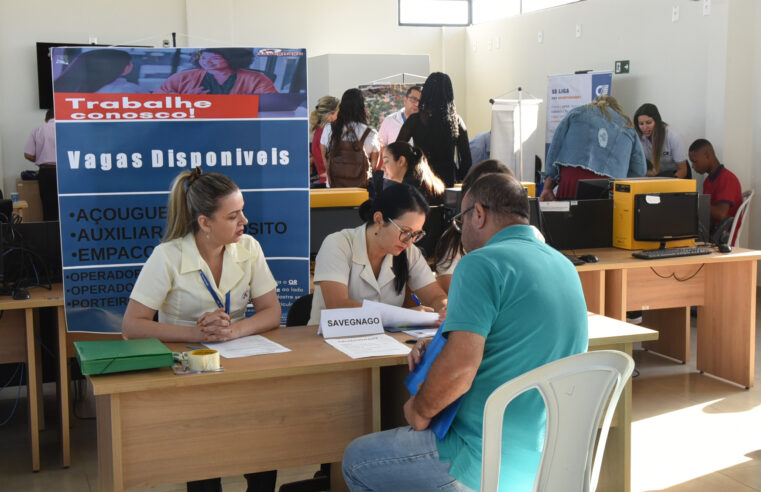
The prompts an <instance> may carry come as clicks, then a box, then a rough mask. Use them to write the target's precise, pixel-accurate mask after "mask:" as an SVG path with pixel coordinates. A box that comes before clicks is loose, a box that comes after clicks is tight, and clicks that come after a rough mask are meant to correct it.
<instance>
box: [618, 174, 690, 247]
mask: <svg viewBox="0 0 761 492" xmlns="http://www.w3.org/2000/svg"><path fill="white" fill-rule="evenodd" d="M696 189H697V188H696V184H695V180H694V179H664V178H637V179H626V180H621V181H615V182H614V183H613V246H615V247H616V248H622V249H658V248H659V247H660V244H659V243H657V242H653V241H635V240H634V196H635V195H645V194H648V193H688V192H695V191H696ZM694 245H695V240H694V239H681V240H678V241H669V242H668V244H667V246H668V247H670V248H672V247H678V246H694Z"/></svg>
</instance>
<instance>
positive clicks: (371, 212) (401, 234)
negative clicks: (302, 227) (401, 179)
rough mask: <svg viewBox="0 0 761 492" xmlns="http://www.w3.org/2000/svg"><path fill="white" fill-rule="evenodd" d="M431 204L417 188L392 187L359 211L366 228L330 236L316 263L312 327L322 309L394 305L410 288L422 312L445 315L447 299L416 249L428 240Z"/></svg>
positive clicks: (405, 186) (394, 185)
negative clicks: (368, 303)
mask: <svg viewBox="0 0 761 492" xmlns="http://www.w3.org/2000/svg"><path fill="white" fill-rule="evenodd" d="M427 213H428V204H427V203H426V201H425V199H424V198H423V196H422V195H421V194H420V192H419V191H417V190H416V189H415V188H413V187H411V186H409V185H406V184H401V183H392V184H391V185H390V186H389V187H387V188H386V189H384V190H383V191H382V192H381V193H379V194H378V195H376V197H375V199H374V200H372V202H371V201H368V202H365V203H364V204H363V205H362V207H360V215H361V217H362V219H363V220H365V224H364V225H361V226H359V227H357V228H355V229H344V230H342V231H339V232H335V233H333V234H330V235H329V236H328V237H326V238H325V240H324V241H323V243H322V246H321V247H320V251H319V252H318V253H317V258H316V259H315V262H314V299H313V300H312V314H311V317H310V319H309V323H307V324H310V325H316V324H319V323H320V313H321V311H322V310H323V309H326V308H327V309H334V308H349V307H360V306H362V301H363V300H365V299H369V300H372V301H377V302H383V303H386V304H391V305H394V306H401V305H402V304H403V303H404V301H405V292H406V288H407V287H409V289H410V290H411V291H412V292H414V293H415V294H416V295H417V296H418V297H419V299H420V301H421V302H422V304H423V305H422V306H420V307H418V308H417V309H419V310H424V311H435V312H438V313H439V314H440V315H441V316H443V315H444V314H445V312H446V299H447V296H446V294H445V293H444V291H443V290H441V287H439V284H437V283H436V279H435V278H434V276H433V272H431V269H430V268H429V267H428V264H427V263H426V261H425V258H424V257H423V255H422V254H421V253H420V250H419V249H418V248H417V247H416V246H415V245H414V244H413V243H415V242H417V241H419V240H421V239H422V238H423V237H424V236H425V232H423V224H424V223H425V217H426V214H427Z"/></svg>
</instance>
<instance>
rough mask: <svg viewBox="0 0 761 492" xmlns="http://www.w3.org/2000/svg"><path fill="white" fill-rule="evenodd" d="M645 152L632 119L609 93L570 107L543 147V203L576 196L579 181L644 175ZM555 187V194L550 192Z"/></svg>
mask: <svg viewBox="0 0 761 492" xmlns="http://www.w3.org/2000/svg"><path fill="white" fill-rule="evenodd" d="M646 170H647V166H646V164H645V155H644V153H643V152H642V145H641V144H640V143H639V138H638V137H637V132H635V131H634V124H633V123H632V120H631V119H630V118H629V117H628V116H627V115H626V113H624V110H623V109H622V108H621V105H620V104H619V103H618V101H617V100H616V98H614V97H613V96H599V97H597V98H595V100H594V101H592V102H590V103H588V104H585V105H583V106H579V107H577V108H573V109H572V110H570V111H569V112H568V114H566V115H565V117H564V118H563V119H562V120H561V121H560V124H559V125H558V127H557V129H556V130H555V134H554V135H553V136H552V143H550V148H549V150H548V151H547V168H546V171H547V172H546V175H545V178H544V189H543V190H542V194H541V196H540V197H539V199H540V200H542V201H552V200H570V199H573V198H575V197H576V186H577V185H578V182H579V180H581V179H601V178H603V179H604V178H633V177H639V176H644V175H645V172H646ZM555 186H557V192H556V191H555V190H554V188H555Z"/></svg>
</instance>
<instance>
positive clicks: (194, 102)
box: [55, 92, 259, 121]
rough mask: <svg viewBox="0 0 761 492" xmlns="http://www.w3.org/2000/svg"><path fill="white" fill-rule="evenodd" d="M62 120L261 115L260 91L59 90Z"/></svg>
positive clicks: (57, 109)
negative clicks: (189, 92)
mask: <svg viewBox="0 0 761 492" xmlns="http://www.w3.org/2000/svg"><path fill="white" fill-rule="evenodd" d="M55 113H56V114H55V117H56V120H59V121H63V120H69V121H115V120H119V121H123V120H127V121H155V120H199V119H225V118H256V117H257V116H259V96H257V95H210V94H89V93H66V92H61V93H56V94H55Z"/></svg>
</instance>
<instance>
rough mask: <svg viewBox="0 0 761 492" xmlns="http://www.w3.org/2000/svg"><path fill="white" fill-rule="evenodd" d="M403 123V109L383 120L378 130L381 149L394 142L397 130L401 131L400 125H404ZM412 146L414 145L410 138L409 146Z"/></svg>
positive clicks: (404, 118)
mask: <svg viewBox="0 0 761 492" xmlns="http://www.w3.org/2000/svg"><path fill="white" fill-rule="evenodd" d="M405 121H407V117H406V116H405V115H404V110H403V109H400V110H399V111H396V112H395V113H391V114H390V115H388V116H386V117H385V118H383V123H381V126H380V128H379V129H378V140H380V143H381V145H382V146H383V147H385V146H387V145H388V144H391V143H394V142H396V137H398V136H399V130H401V129H402V125H404V122H405ZM414 144H415V143H414V142H413V140H412V139H411V138H410V145H414Z"/></svg>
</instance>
